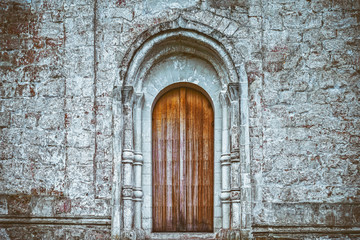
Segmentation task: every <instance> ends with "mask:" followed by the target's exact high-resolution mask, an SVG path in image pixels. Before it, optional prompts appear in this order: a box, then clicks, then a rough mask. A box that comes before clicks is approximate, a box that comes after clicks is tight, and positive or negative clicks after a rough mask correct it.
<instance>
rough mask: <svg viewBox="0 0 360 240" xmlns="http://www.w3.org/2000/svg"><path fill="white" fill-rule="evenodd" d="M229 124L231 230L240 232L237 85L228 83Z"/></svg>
mask: <svg viewBox="0 0 360 240" xmlns="http://www.w3.org/2000/svg"><path fill="white" fill-rule="evenodd" d="M228 92H229V98H230V105H231V108H230V109H231V122H230V124H231V125H230V126H231V127H230V139H231V144H230V147H231V149H230V151H231V182H230V185H231V196H230V198H231V228H232V229H238V230H240V225H241V205H240V196H241V191H240V155H239V122H240V120H239V110H240V109H239V94H240V93H239V83H230V84H229V86H228Z"/></svg>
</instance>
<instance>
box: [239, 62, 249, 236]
mask: <svg viewBox="0 0 360 240" xmlns="http://www.w3.org/2000/svg"><path fill="white" fill-rule="evenodd" d="M239 75H240V89H241V92H240V110H241V114H240V169H241V171H240V184H241V235H242V237H243V238H250V236H251V181H250V136H249V107H248V101H249V99H248V78H247V74H246V71H245V66H244V64H242V65H241V66H240V69H239Z"/></svg>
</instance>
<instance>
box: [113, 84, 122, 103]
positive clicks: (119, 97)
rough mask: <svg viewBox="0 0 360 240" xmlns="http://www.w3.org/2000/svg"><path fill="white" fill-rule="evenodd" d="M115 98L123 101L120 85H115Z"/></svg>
mask: <svg viewBox="0 0 360 240" xmlns="http://www.w3.org/2000/svg"><path fill="white" fill-rule="evenodd" d="M113 98H114V99H115V100H116V101H121V91H120V87H118V86H115V87H114V89H113Z"/></svg>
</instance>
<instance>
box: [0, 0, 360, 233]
mask: <svg viewBox="0 0 360 240" xmlns="http://www.w3.org/2000/svg"><path fill="white" fill-rule="evenodd" d="M359 16H360V3H359V1H355V0H346V1H340V0H336V1H327V0H311V1H310V0H299V1H295V0H271V1H265V0H236V1H235V0H231V1H214V0H202V1H200V0H199V1H190V0H161V1H154V0H146V1H138V0H111V1H110V0H106V1H96V0H81V1H55V0H48V1H25V0H4V1H1V3H0V79H1V80H0V215H1V216H0V238H1V239H37V238H38V239H69V238H70V239H109V238H110V226H109V225H105V226H95V224H93V225H91V224H90V225H89V226H81V225H79V224H78V223H72V224H70V225H64V226H57V225H44V226H36V225H29V226H9V225H4V224H3V222H2V221H3V220H4V219H5V218H4V217H3V216H6V217H15V220H14V221H20V220H19V219H20V217H33V218H36V217H43V218H52V217H59V219H63V218H65V217H84V216H86V217H90V218H91V217H95V216H96V217H103V218H109V217H110V216H111V208H112V206H113V203H112V202H111V198H112V197H113V186H114V185H113V179H114V169H115V165H114V162H113V161H114V159H118V157H119V156H117V155H116V154H119V153H118V152H117V150H116V149H117V148H118V147H119V146H116V144H115V145H114V142H116V143H118V142H120V143H121V141H122V140H121V139H120V140H119V139H114V137H115V136H119V134H120V133H119V132H120V131H122V130H123V125H121V124H122V123H121V120H120V119H117V118H116V116H119V114H121V112H118V113H115V111H116V109H115V108H114V105H113V100H114V99H113V95H114V94H113V89H114V86H115V85H116V86H120V87H121V86H122V83H123V81H124V76H125V75H126V73H127V69H128V65H127V64H128V63H129V62H130V59H131V58H132V56H133V55H132V53H134V52H136V50H137V49H138V48H139V47H140V46H141V44H142V43H143V42H144V41H145V40H147V39H149V38H151V37H152V36H153V35H156V34H158V33H161V32H162V31H168V30H166V29H171V27H169V26H170V25H173V26H172V27H174V26H175V25H176V24H178V25H176V26H179V25H181V26H180V27H181V28H184V29H190V30H191V31H193V32H200V33H201V34H204V35H208V36H209V37H211V38H213V39H216V41H217V42H219V43H220V44H221V46H223V48H224V49H225V50H226V51H227V52H228V53H229V55H230V57H231V60H232V62H233V63H234V67H235V68H236V69H240V67H239V66H241V65H242V64H245V71H246V80H247V84H248V88H249V89H248V91H246V93H247V94H248V95H249V97H248V99H249V104H248V106H249V119H248V121H249V124H250V136H249V139H250V149H251V151H250V154H251V156H250V163H248V164H246V163H244V162H243V161H242V160H240V163H239V168H236V169H235V168H234V169H235V170H236V171H235V170H234V171H233V174H235V173H237V174H238V176H231V179H236V181H240V182H241V181H245V180H246V184H247V185H248V188H244V189H242V190H241V191H242V192H241V197H240V199H241V202H242V203H243V205H241V209H242V210H241V211H242V213H241V214H242V221H243V222H242V224H243V226H247V224H248V225H250V226H251V228H250V227H249V228H246V230H243V232H242V234H245V233H246V234H247V231H250V232H251V233H250V234H249V235H247V236H254V238H255V239H275V238H276V239H279V238H284V239H285V238H286V239H356V238H357V237H359V235H358V233H356V231H358V230H356V229H357V228H358V227H360V210H359V209H360V207H359V204H360V190H359V189H360V177H359V174H360V168H359V166H360V162H359V161H360V160H359V149H360V127H359V125H360V120H359V118H360V105H359V104H360V103H359V100H360V99H359V96H360V91H359V89H360V67H359V66H360V49H359V44H360V43H359V32H360V22H359V19H360V17H359ZM179 17H180V18H179ZM176 19H181V21H174V20H176ZM158 47H159V48H162V47H164V46H158ZM203 50H204V49H201V50H199V52H201V51H203ZM175 55H176V54H174V58H176V56H175ZM125 56H126V57H128V58H129V59H126V58H125ZM221 57H223V56H221ZM205 60H206V59H205ZM204 62H206V61H204ZM124 63H125V64H124ZM184 64H185V65H184V66H187V69H190V67H189V66H190V65H191V64H190V62H186V63H184ZM186 64H187V65H186ZM206 64H208V62H206ZM209 64H210V63H209ZM193 65H194V67H193V68H192V70H187V71H184V72H181V71H172V70H171V69H172V68H171V67H168V68H166V67H163V69H162V70H161V71H157V70H158V69H160V68H161V67H159V65H157V67H153V68H151V71H150V73H153V74H154V72H155V70H156V71H157V74H158V76H155V78H158V80H159V81H160V82H159V84H155V85H153V84H145V86H146V91H147V93H146V94H149V95H151V94H152V93H153V92H158V91H160V90H161V89H157V88H158V87H159V86H160V85H161V84H162V83H164V82H166V81H168V80H166V79H165V80H164V79H162V78H161V76H162V77H165V78H166V77H167V78H169V77H172V78H176V77H179V78H183V79H182V80H187V81H189V82H194V83H199V85H201V84H204V86H205V85H206V86H210V85H211V84H213V83H214V84H218V83H217V82H216V81H217V79H213V78H201V76H203V75H204V76H205V75H206V74H209V73H210V72H211V71H214V70H213V69H211V71H203V70H201V69H199V68H196V62H195V63H194V64H193ZM163 66H165V65H163ZM168 66H171V64H168ZM180 67H181V66H180ZM165 68H166V69H167V70H166V69H165ZM206 68H208V67H204V69H206ZM200 70H201V71H203V72H201V71H200ZM172 74H174V75H176V76H173V75H172ZM238 74H239V75H240V70H239V71H238ZM145 75H146V74H145ZM214 75H216V74H214ZM147 76H148V75H147ZM194 78H198V79H194ZM200 83H201V84H200ZM214 89H215V87H214ZM240 92H241V91H240ZM146 94H145V95H146ZM239 94H241V93H239ZM146 96H148V95H146ZM153 97H155V96H153ZM147 101H148V100H147V99H145V103H146V104H147V105H146V106H145V107H146V108H148V109H151V104H152V103H149V102H147ZM242 106H243V105H242ZM239 107H240V105H239ZM128 110H130V109H128ZM239 117H240V116H239ZM129 121H131V119H130V120H128V122H127V124H125V126H126V129H127V130H129V129H131V128H132V124H133V123H132V122H129ZM115 125H116V126H120V127H119V128H117V129H116V130H115V128H114V126H115ZM220 126H221V125H220ZM150 127H151V125H149V124H148V125H146V126H143V128H144V129H146V128H150ZM239 128H240V126H239ZM115 131H119V132H115ZM146 136H147V137H148V140H146V141H144V142H143V144H144V149H149V148H151V141H150V140H149V139H150V137H151V136H150V135H146ZM129 139H130V141H127V142H126V146H132V144H133V143H132V140H131V138H129ZM129 139H128V140H129ZM243 140H244V139H239V142H241V141H243ZM215 142H218V143H221V140H220V139H215ZM234 142H236V141H234ZM147 151H148V152H147V153H145V155H146V154H148V156H150V155H151V152H150V151H149V150H147ZM120 155H121V154H120ZM241 157H243V156H242V155H241V156H240V158H241ZM217 160H218V159H217ZM217 160H216V161H217ZM247 171H248V172H247ZM143 174H145V175H146V176H147V179H150V176H151V165H149V164H145V165H144V166H143ZM219 174H220V173H219ZM238 179H240V180H238ZM234 181H235V180H234ZM143 184H144V185H146V184H147V185H146V186H147V187H145V188H144V189H145V190H144V199H145V201H147V200H151V198H149V195H150V194H151V191H150V190H151V185H150V183H148V182H146V183H143ZM216 184H218V185H220V183H219V182H217V183H216ZM250 187H251V191H250ZM249 199H250V200H251V203H249V202H247V201H248V200H249ZM145 205H146V208H144V209H143V210H144V211H143V218H144V219H147V220H146V221H144V225H143V228H144V229H147V230H148V231H150V230H151V221H150V219H151V206H150V207H149V205H151V204H145ZM219 209H220V207H219V206H217V207H216V211H215V215H216V217H215V220H214V221H215V225H216V226H219V225H221V209H220V210H219ZM275 226H276V227H275ZM290 226H291V227H292V228H291V229H290V230H288V229H287V228H286V227H290ZM306 227H313V229H310V228H306ZM321 227H322V228H321ZM354 229H355V230H356V231H355V230H354ZM281 231H283V232H281ZM329 231H331V233H328V232H329ZM346 231H347V232H346ZM284 232H286V234H285V233H284ZM344 232H346V234H348V235H347V236H345V235H344V234H345V233H344ZM317 233H318V234H317ZM229 234H231V232H230V233H229ZM322 234H323V235H322ZM356 234H357V235H356Z"/></svg>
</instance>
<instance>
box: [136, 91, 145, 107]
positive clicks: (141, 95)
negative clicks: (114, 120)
mask: <svg viewBox="0 0 360 240" xmlns="http://www.w3.org/2000/svg"><path fill="white" fill-rule="evenodd" d="M144 99H145V98H144V93H136V94H135V107H136V108H140V109H142V107H143V105H144Z"/></svg>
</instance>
